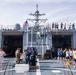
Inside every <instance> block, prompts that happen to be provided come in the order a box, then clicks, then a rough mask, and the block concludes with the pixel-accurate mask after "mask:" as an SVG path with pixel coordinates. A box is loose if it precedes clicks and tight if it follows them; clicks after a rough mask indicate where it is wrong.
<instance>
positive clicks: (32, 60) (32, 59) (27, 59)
mask: <svg viewBox="0 0 76 75" xmlns="http://www.w3.org/2000/svg"><path fill="white" fill-rule="evenodd" d="M20 50H21V48H17V50H16V52H15V56H16V64H22V63H25V64H29V65H31V66H36V55H37V50H36V48H33V47H32V48H28V49H24V52H23V53H21V52H20Z"/></svg>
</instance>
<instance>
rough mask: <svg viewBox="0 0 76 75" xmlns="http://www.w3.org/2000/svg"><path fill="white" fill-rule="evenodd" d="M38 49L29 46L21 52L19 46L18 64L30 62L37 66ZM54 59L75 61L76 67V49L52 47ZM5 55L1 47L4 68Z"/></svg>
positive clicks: (0, 52)
mask: <svg viewBox="0 0 76 75" xmlns="http://www.w3.org/2000/svg"><path fill="white" fill-rule="evenodd" d="M37 54H38V53H37V49H36V48H33V47H32V48H28V49H24V52H23V53H21V48H17V50H16V52H15V57H16V64H23V63H24V64H29V65H30V66H36V62H37V60H36V59H37ZM50 55H51V56H52V59H56V60H59V61H74V67H75V68H76V49H71V48H70V49H67V48H65V49H62V48H57V49H55V48H54V47H53V48H51V54H50ZM4 56H6V53H5V52H4V51H3V50H2V49H1V48H0V64H2V68H4V65H3V64H4Z"/></svg>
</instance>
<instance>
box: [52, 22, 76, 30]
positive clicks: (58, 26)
mask: <svg viewBox="0 0 76 75" xmlns="http://www.w3.org/2000/svg"><path fill="white" fill-rule="evenodd" d="M51 29H64V30H65V29H72V30H75V24H74V23H73V24H72V23H69V24H66V23H63V22H62V23H60V24H58V23H54V22H53V23H52V24H51Z"/></svg>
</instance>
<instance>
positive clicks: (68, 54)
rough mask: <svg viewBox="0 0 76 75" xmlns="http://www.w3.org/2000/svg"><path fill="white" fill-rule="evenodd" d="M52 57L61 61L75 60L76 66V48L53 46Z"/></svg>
mask: <svg viewBox="0 0 76 75" xmlns="http://www.w3.org/2000/svg"><path fill="white" fill-rule="evenodd" d="M51 50H52V59H58V60H59V61H62V60H63V61H72V60H73V61H74V65H75V67H76V49H71V48H70V49H67V48H65V49H62V48H58V49H55V48H52V49H51Z"/></svg>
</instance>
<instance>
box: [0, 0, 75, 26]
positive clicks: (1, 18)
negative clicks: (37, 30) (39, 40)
mask: <svg viewBox="0 0 76 75" xmlns="http://www.w3.org/2000/svg"><path fill="white" fill-rule="evenodd" d="M36 4H38V5H39V10H40V13H45V14H46V15H45V16H44V17H43V18H47V19H48V21H47V23H52V22H58V23H60V22H67V21H68V22H69V23H70V22H71V23H76V0H0V24H3V25H14V24H16V23H19V24H21V25H23V23H24V21H26V19H27V18H32V17H31V16H29V15H28V14H30V13H34V12H35V10H36Z"/></svg>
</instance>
